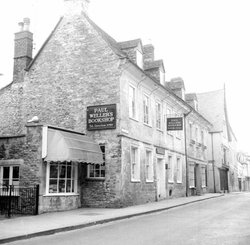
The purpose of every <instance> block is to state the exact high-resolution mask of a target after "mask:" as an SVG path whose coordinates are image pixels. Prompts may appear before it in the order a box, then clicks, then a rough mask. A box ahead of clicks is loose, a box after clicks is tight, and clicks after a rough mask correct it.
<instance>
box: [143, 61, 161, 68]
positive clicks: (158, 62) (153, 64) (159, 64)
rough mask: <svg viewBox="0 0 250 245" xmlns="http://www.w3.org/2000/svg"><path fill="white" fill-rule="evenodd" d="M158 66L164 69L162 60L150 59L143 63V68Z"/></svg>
mask: <svg viewBox="0 0 250 245" xmlns="http://www.w3.org/2000/svg"><path fill="white" fill-rule="evenodd" d="M160 67H163V69H164V63H163V60H154V61H150V62H145V64H144V69H145V70H149V69H154V68H160Z"/></svg>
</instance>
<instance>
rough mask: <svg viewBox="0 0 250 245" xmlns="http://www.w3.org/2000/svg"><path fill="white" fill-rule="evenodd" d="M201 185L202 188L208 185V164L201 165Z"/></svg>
mask: <svg viewBox="0 0 250 245" xmlns="http://www.w3.org/2000/svg"><path fill="white" fill-rule="evenodd" d="M203 170H204V172H203ZM201 187H202V188H205V187H207V167H206V166H202V167H201Z"/></svg>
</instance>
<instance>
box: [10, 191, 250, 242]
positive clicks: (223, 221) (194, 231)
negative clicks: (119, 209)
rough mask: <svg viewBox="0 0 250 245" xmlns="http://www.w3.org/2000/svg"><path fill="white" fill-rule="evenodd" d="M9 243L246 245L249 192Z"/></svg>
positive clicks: (249, 224) (249, 229) (249, 226)
mask: <svg viewBox="0 0 250 245" xmlns="http://www.w3.org/2000/svg"><path fill="white" fill-rule="evenodd" d="M9 244H11V245H14V244H16V245H17V244H18V245H22V244H26V245H28V244H32V245H37V244H39V245H40V244H45V245H50V244H53V245H57V244H58V245H59V244H60V245H62V244H70V245H75V244H77V245H78V244H84V245H97V244H98V245H102V244H103V245H104V244H105V245H123V244H124V245H125V244H126V245H142V244H143V245H148V244H153V245H172V244H173V245H182V244H185V245H189V244H190V245H191V244H192V245H196V244H197V245H203V244H204V245H207V244H208V245H214V244H216V245H223V244H227V245H228V244H237V245H238V244H244V245H249V244H250V193H241V194H239V193H236V194H229V195H225V196H224V197H219V198H214V199H209V200H206V201H201V202H197V203H193V204H189V205H186V206H182V207H178V208H174V209H169V210H167V211H163V212H159V213H155V214H150V215H145V216H140V217H135V218H130V219H126V220H122V221H116V222H112V223H108V224H104V225H97V226H94V227H89V228H84V229H80V230H75V231H70V232H65V233H58V234H54V235H50V236H44V237H37V238H33V239H29V240H22V241H17V242H13V243H9Z"/></svg>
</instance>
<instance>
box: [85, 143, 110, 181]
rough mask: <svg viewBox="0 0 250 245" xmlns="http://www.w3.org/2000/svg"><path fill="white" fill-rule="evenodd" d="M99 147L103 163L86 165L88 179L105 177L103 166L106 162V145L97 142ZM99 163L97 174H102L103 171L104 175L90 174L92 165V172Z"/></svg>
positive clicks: (102, 178)
mask: <svg viewBox="0 0 250 245" xmlns="http://www.w3.org/2000/svg"><path fill="white" fill-rule="evenodd" d="M99 146H100V149H101V151H102V157H103V164H91V165H88V166H87V178H88V179H91V180H92V179H93V180H104V179H105V177H106V167H105V165H106V164H105V163H106V147H105V144H99ZM97 165H99V166H100V169H99V174H100V175H102V171H104V176H94V177H92V176H90V171H91V168H92V167H94V168H93V169H92V171H93V172H94V174H95V173H96V166H97Z"/></svg>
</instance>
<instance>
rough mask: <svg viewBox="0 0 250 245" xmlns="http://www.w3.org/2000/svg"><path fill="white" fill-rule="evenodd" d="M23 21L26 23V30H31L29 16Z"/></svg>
mask: <svg viewBox="0 0 250 245" xmlns="http://www.w3.org/2000/svg"><path fill="white" fill-rule="evenodd" d="M23 23H24V31H29V29H30V19H29V18H24V19H23Z"/></svg>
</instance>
